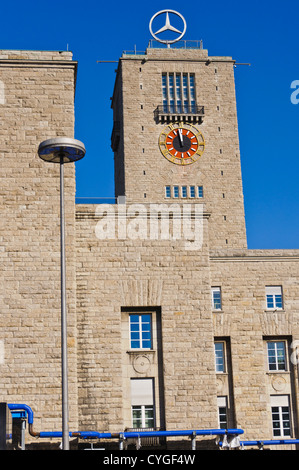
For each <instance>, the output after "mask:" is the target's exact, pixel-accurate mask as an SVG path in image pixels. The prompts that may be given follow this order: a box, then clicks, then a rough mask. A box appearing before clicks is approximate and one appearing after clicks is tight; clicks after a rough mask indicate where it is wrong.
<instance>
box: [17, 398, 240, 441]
mask: <svg viewBox="0 0 299 470" xmlns="http://www.w3.org/2000/svg"><path fill="white" fill-rule="evenodd" d="M8 408H9V409H10V410H26V411H27V413H28V424H29V433H30V435H32V436H34V437H40V438H51V437H62V435H63V433H62V432H61V431H49V432H35V431H34V430H33V418H34V414H33V411H32V409H31V408H30V407H29V406H28V405H24V404H15V403H9V404H8ZM243 433H244V431H243V429H195V430H194V429H191V430H188V429H187V430H175V431H128V432H115V433H110V432H97V431H75V432H74V431H73V432H69V434H68V436H69V437H81V438H82V439H121V438H124V439H128V438H132V439H134V438H135V439H137V438H139V437H159V436H160V437H162V436H164V437H167V436H169V437H171V436H174V437H175V436H191V437H193V438H194V437H195V436H212V435H214V436H223V435H239V434H243Z"/></svg>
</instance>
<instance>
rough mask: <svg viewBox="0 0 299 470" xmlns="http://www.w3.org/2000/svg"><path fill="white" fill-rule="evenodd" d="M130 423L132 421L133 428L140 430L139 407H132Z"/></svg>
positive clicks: (140, 416) (140, 417)
mask: <svg viewBox="0 0 299 470" xmlns="http://www.w3.org/2000/svg"><path fill="white" fill-rule="evenodd" d="M132 418H133V419H132V421H133V423H132V424H133V428H141V427H142V414H141V406H140V407H139V406H133V407H132Z"/></svg>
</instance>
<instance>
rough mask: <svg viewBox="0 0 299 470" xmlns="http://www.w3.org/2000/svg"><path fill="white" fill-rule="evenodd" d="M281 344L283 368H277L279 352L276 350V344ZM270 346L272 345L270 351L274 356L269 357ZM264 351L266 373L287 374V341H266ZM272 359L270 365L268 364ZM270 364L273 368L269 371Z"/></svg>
mask: <svg viewBox="0 0 299 470" xmlns="http://www.w3.org/2000/svg"><path fill="white" fill-rule="evenodd" d="M279 343H280V344H282V345H283V353H284V354H283V368H280V367H279V350H281V348H280V349H278V348H277V345H278V344H279ZM270 345H274V350H273V349H272V351H274V354H272V355H270V354H269V353H270V350H269V347H270ZM266 350H267V369H268V372H270V373H275V372H287V371H288V356H287V351H288V347H287V341H286V340H285V339H268V340H267V341H266ZM271 357H273V358H274V361H273V362H272V363H271V362H270V358H271ZM271 364H274V366H275V367H274V368H273V369H271V368H270V365H271Z"/></svg>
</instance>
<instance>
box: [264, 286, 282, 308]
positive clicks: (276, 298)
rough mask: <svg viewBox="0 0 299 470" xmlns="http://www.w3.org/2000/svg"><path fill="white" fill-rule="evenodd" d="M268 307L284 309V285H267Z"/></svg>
mask: <svg viewBox="0 0 299 470" xmlns="http://www.w3.org/2000/svg"><path fill="white" fill-rule="evenodd" d="M270 302H271V304H272V306H270ZM266 309H267V310H283V295H282V286H266Z"/></svg>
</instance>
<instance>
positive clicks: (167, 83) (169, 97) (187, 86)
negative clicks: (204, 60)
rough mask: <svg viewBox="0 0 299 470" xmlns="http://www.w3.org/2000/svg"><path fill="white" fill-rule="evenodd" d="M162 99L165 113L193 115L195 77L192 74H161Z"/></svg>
mask: <svg viewBox="0 0 299 470" xmlns="http://www.w3.org/2000/svg"><path fill="white" fill-rule="evenodd" d="M162 99H163V111H164V112H165V113H176V114H181V113H185V114H187V113H195V112H196V99H195V77H194V74H192V73H183V74H182V73H163V74H162Z"/></svg>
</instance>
